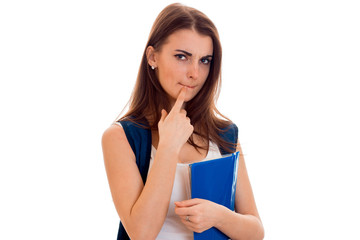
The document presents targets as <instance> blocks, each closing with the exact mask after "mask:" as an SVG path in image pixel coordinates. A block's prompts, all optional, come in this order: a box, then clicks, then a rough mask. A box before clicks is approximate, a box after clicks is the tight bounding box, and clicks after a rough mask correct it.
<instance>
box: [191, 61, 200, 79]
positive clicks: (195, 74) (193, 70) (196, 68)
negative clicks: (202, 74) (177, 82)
mask: <svg viewBox="0 0 360 240" xmlns="http://www.w3.org/2000/svg"><path fill="white" fill-rule="evenodd" d="M198 77H199V65H198V63H197V62H192V63H191V64H190V65H189V68H188V78H191V79H193V80H196V79H197V78H198Z"/></svg>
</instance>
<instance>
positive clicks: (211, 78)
mask: <svg viewBox="0 0 360 240" xmlns="http://www.w3.org/2000/svg"><path fill="white" fill-rule="evenodd" d="M182 29H190V30H195V31H196V32H197V33H199V34H201V35H206V36H209V37H211V39H212V43H213V57H212V60H211V63H210V71H209V75H208V77H207V79H206V81H205V83H204V85H203V87H202V88H201V90H200V91H199V92H198V94H197V95H196V96H195V97H194V98H193V99H191V100H190V101H188V102H187V103H186V105H185V110H186V112H187V116H188V117H189V118H190V120H191V124H192V125H193V126H194V132H193V134H198V135H200V136H201V137H202V138H203V139H205V141H206V142H209V140H211V141H213V142H215V143H216V144H217V145H218V146H219V147H222V148H223V149H225V150H230V149H234V143H228V142H225V141H224V140H223V139H222V138H221V137H220V136H219V134H220V133H221V132H223V131H224V129H225V128H226V127H227V126H229V125H230V124H231V121H230V120H229V119H228V118H227V117H225V116H224V115H222V114H221V113H220V112H219V111H218V109H217V108H216V106H215V103H216V101H217V99H218V96H219V92H220V87H221V57H222V49H221V44H220V40H219V34H218V31H217V29H216V27H215V25H214V24H213V22H212V21H211V20H210V19H209V18H208V17H207V16H206V15H205V14H204V13H202V12H200V11H198V10H196V9H194V8H191V7H188V6H185V5H182V4H180V3H174V4H170V5H168V6H167V7H165V8H164V9H163V10H162V11H161V12H160V14H159V15H158V16H157V18H156V20H155V22H154V24H153V26H152V29H151V31H150V35H149V39H148V42H147V43H146V47H145V50H144V53H143V56H142V60H141V64H140V68H139V72H138V76H137V80H136V84H135V88H134V90H133V92H132V96H131V98H130V100H129V103H128V104H129V110H128V111H127V113H126V114H125V115H124V116H123V117H121V118H120V120H125V119H126V120H130V121H132V122H134V123H144V120H147V121H145V122H148V123H149V124H145V126H148V127H149V128H150V129H151V130H157V129H158V122H159V120H160V118H161V110H162V109H165V110H166V111H167V112H170V110H171V106H170V101H169V98H168V95H167V93H166V92H165V91H164V89H163V88H162V87H161V85H160V82H159V80H158V78H157V76H156V74H155V71H154V70H152V69H151V66H150V65H149V64H148V60H147V56H146V49H147V47H148V46H153V47H154V49H155V51H160V49H161V47H162V45H163V44H164V43H165V41H166V40H167V38H168V37H169V36H170V35H171V34H172V33H174V32H175V31H177V30H182ZM219 116H220V117H222V118H223V119H221V118H220V117H219ZM149 120H150V121H149ZM142 126H143V127H144V125H142ZM188 143H189V144H191V145H192V146H194V147H195V148H196V149H198V148H201V147H200V146H198V145H197V144H195V143H194V141H193V135H191V137H190V138H189V140H188Z"/></svg>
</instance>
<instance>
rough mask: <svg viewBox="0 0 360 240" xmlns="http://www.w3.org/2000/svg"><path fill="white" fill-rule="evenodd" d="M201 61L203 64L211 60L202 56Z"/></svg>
mask: <svg viewBox="0 0 360 240" xmlns="http://www.w3.org/2000/svg"><path fill="white" fill-rule="evenodd" d="M201 62H202V63H203V64H206V65H207V64H209V63H210V62H211V60H210V59H208V58H203V59H201Z"/></svg>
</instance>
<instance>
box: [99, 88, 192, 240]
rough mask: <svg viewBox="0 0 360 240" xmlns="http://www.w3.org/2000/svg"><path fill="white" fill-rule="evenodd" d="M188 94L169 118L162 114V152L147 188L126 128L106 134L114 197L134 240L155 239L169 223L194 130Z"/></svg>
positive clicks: (105, 148) (111, 129) (104, 143)
mask: <svg viewBox="0 0 360 240" xmlns="http://www.w3.org/2000/svg"><path fill="white" fill-rule="evenodd" d="M185 94H186V88H183V89H182V90H181V92H180V94H179V96H178V98H177V101H176V102H175V104H174V106H173V108H172V109H171V111H170V113H169V114H167V113H166V111H165V110H163V111H162V115H161V119H160V121H159V123H158V126H159V144H158V149H157V151H156V155H155V159H154V163H153V165H152V168H151V170H150V171H149V174H148V177H147V180H146V184H145V186H144V184H143V182H142V178H141V175H140V172H139V169H138V167H137V165H136V160H135V155H134V153H133V151H132V149H131V147H130V145H129V143H128V141H127V138H126V135H125V132H124V130H123V128H122V127H119V126H117V125H113V126H110V127H109V128H108V129H107V130H106V131H105V132H104V134H103V138H102V147H103V154H104V162H105V168H106V173H107V176H108V181H109V185H110V190H111V194H112V197H113V201H114V204H115V207H116V210H117V212H118V214H119V217H120V219H121V222H122V223H123V225H124V227H125V229H126V232H127V233H128V235H129V237H130V238H131V239H137V240H138V239H140V240H141V239H155V238H156V236H157V235H158V233H159V232H160V229H161V227H162V225H163V223H164V221H165V217H166V213H167V211H168V207H169V203H170V197H171V192H172V187H173V183H174V178H175V171H176V164H177V162H178V159H179V153H180V150H181V148H182V146H183V145H184V144H185V143H186V141H187V140H188V138H189V137H190V135H191V134H192V132H193V130H194V128H193V126H192V125H191V124H190V119H189V118H187V117H186V112H185V110H183V109H182V105H183V103H184V100H185Z"/></svg>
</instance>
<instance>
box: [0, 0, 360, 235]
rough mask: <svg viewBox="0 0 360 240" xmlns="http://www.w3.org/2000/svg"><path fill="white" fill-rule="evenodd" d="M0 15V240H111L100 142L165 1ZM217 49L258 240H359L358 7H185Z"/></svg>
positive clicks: (76, 2) (43, 5)
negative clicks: (207, 25) (213, 32)
mask: <svg viewBox="0 0 360 240" xmlns="http://www.w3.org/2000/svg"><path fill="white" fill-rule="evenodd" d="M129 2H130V1H123V2H122V1H80V0H71V1H69V0H65V1H38V0H37V1H1V3H0V79H1V84H0V104H1V108H0V110H1V118H0V121H1V124H0V141H1V142H0V144H1V145H0V160H1V165H0V194H1V197H0V220H1V223H0V226H1V227H0V229H1V230H0V239H25V238H26V239H115V238H116V234H117V229H118V223H119V219H118V216H117V214H116V211H115V208H114V206H113V203H112V199H111V195H110V190H109V187H108V183H107V179H106V173H105V169H104V164H103V158H102V150H101V136H102V133H103V131H104V130H105V129H106V128H107V127H108V126H109V125H110V124H111V122H112V121H113V120H115V118H116V117H117V116H118V114H119V113H120V112H121V110H122V109H123V107H124V106H125V104H126V103H127V101H128V99H129V97H130V93H131V91H132V88H133V86H134V83H135V79H136V75H137V71H138V67H139V64H140V59H141V56H142V53H143V51H144V47H145V43H146V41H147V37H148V34H149V31H150V28H151V26H152V23H153V21H154V20H155V18H156V16H157V14H158V13H159V12H160V11H161V10H162V9H163V8H164V7H165V6H166V5H167V4H169V3H172V2H171V1H142V2H139V1H133V3H129ZM182 3H185V4H187V5H190V6H192V7H195V8H198V9H199V10H201V11H203V12H204V13H205V14H207V15H208V16H209V17H210V18H211V19H212V20H213V22H214V23H215V24H216V26H217V28H218V30H219V33H220V37H221V41H222V45H223V87H222V92H221V95H220V99H219V101H218V108H219V109H220V110H221V112H222V113H224V114H225V115H226V116H228V117H230V118H231V119H232V120H233V121H234V122H235V123H236V124H237V125H238V127H239V138H240V142H241V144H242V147H243V151H244V154H245V160H246V163H247V167H248V172H249V175H250V180H251V183H252V186H253V190H254V194H255V198H256V202H257V206H258V210H259V212H260V215H261V218H262V221H263V224H264V226H265V235H266V237H265V239H267V240H273V239H274V240H279V239H280V240H282V239H284V240H285V239H286V240H288V239H360V233H359V231H358V230H356V228H358V227H359V223H360V222H359V214H360V208H359V202H360V194H359V182H360V177H359V174H358V172H359V170H360V168H359V165H358V162H359V161H360V153H359V146H360V137H359V135H360V127H359V123H360V116H359V103H360V96H359V95H360V94H359V90H360V87H359V85H358V84H359V80H360V70H359V69H360V47H359V45H360V44H359V43H360V33H359V32H360V31H359V30H360V24H359V23H360V14H359V12H360V8H359V6H358V4H357V1H347V0H342V1H340V0H338V1H325V0H323V1H320V0H311V1H309V0H304V1H280V0H276V1H182Z"/></svg>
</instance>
